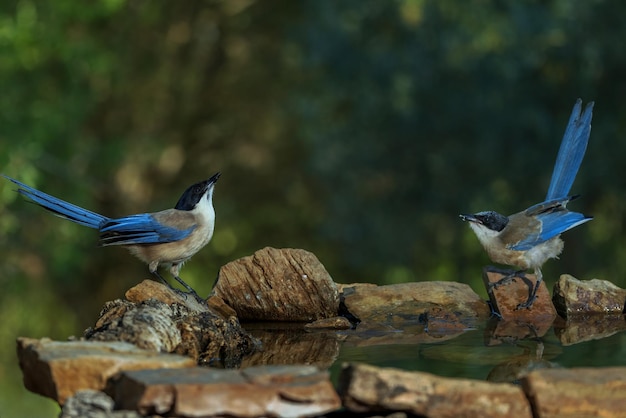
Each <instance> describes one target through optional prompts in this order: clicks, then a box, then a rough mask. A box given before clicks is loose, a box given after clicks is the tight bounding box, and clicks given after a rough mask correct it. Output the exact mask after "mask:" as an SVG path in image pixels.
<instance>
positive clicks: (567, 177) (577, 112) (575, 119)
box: [545, 99, 594, 200]
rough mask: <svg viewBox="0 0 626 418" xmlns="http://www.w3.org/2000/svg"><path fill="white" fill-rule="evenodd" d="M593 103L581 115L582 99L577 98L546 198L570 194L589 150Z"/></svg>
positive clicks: (562, 196)
mask: <svg viewBox="0 0 626 418" xmlns="http://www.w3.org/2000/svg"><path fill="white" fill-rule="evenodd" d="M593 104H594V103H593V102H590V103H588V104H587V106H586V107H585V112H584V113H583V114H582V115H581V109H582V100H581V99H578V100H576V104H574V108H573V109H572V114H571V116H570V118H569V122H568V123H567V128H565V134H564V135H563V140H562V141H561V148H560V149H559V154H558V155H557V157H556V163H555V164H554V171H553V172H552V180H550V187H549V188H548V194H547V195H546V199H545V200H553V199H562V198H565V197H566V196H567V195H568V194H569V191H570V189H571V188H572V184H573V183H574V179H576V174H577V173H578V169H579V168H580V163H582V161H583V157H584V156H585V151H586V150H587V143H588V142H589V134H590V133H591V117H592V111H593Z"/></svg>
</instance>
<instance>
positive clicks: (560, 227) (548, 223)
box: [510, 210, 593, 251]
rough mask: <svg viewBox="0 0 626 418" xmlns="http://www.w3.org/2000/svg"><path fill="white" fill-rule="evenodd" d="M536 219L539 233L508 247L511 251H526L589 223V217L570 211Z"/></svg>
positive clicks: (545, 215) (538, 216)
mask: <svg viewBox="0 0 626 418" xmlns="http://www.w3.org/2000/svg"><path fill="white" fill-rule="evenodd" d="M536 219H537V220H538V221H540V222H541V231H540V232H538V233H536V234H531V235H529V236H528V237H527V238H525V239H523V240H522V241H520V242H518V243H517V244H515V245H512V246H511V247H510V249H511V250H516V251H527V250H530V249H531V248H533V247H535V246H537V245H539V244H541V243H543V242H546V241H548V240H549V239H551V238H554V237H556V236H558V235H560V234H562V233H563V232H565V231H567V230H569V229H572V228H574V227H576V226H578V225H580V224H583V223H585V222H587V221H590V220H591V219H593V218H591V217H588V216H585V215H583V214H582V213H578V212H570V211H563V210H561V211H556V212H548V213H543V214H540V215H537V217H536Z"/></svg>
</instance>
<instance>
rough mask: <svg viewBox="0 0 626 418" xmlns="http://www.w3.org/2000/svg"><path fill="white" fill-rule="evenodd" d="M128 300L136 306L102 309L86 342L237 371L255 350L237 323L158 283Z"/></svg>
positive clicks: (138, 289)
mask: <svg viewBox="0 0 626 418" xmlns="http://www.w3.org/2000/svg"><path fill="white" fill-rule="evenodd" d="M127 296H128V297H129V298H130V299H132V300H133V301H134V302H130V301H127V300H121V299H116V300H114V301H110V302H107V303H105V306H104V308H103V309H102V311H101V313H100V318H99V319H98V320H97V321H96V323H95V325H94V327H92V328H89V329H87V330H86V331H85V337H86V338H87V339H88V340H91V341H126V342H129V343H132V344H135V345H136V346H138V347H141V348H146V349H152V350H155V351H164V352H175V353H177V354H183V355H186V356H189V357H192V358H193V359H195V360H196V362H198V363H203V362H205V361H214V360H215V359H219V360H220V361H221V362H222V363H223V364H224V365H228V366H236V365H237V364H238V363H239V362H240V361H241V358H242V357H243V356H244V355H246V354H249V353H251V352H253V351H254V350H256V349H257V341H256V340H255V339H254V338H252V337H251V336H250V335H249V334H248V333H247V332H246V331H245V330H244V329H243V328H242V327H241V324H240V323H239V320H238V319H237V317H235V316H229V315H228V314H227V312H226V311H225V310H218V309H214V308H213V307H212V306H211V307H210V306H208V305H204V304H203V305H200V304H198V303H197V302H196V301H195V299H194V298H191V297H189V295H180V294H179V293H178V292H172V291H171V290H170V289H167V287H166V286H164V285H162V284H160V283H157V282H154V281H144V282H142V283H140V284H139V285H137V286H135V287H133V288H132V289H131V290H129V291H128V292H127ZM158 298H162V299H163V300H160V299H158Z"/></svg>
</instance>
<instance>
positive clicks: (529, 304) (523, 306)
mask: <svg viewBox="0 0 626 418" xmlns="http://www.w3.org/2000/svg"><path fill="white" fill-rule="evenodd" d="M540 284H541V280H537V283H535V285H534V286H532V284H531V286H532V288H531V290H530V293H529V294H528V299H526V302H524V303H520V304H519V305H517V308H516V309H517V310H518V311H519V310H520V309H530V308H532V306H533V303H535V301H536V300H537V289H539V285H540Z"/></svg>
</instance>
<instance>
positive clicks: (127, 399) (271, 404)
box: [115, 366, 341, 417]
mask: <svg viewBox="0 0 626 418" xmlns="http://www.w3.org/2000/svg"><path fill="white" fill-rule="evenodd" d="M115 400H116V405H117V407H120V408H123V409H136V410H138V411H140V412H141V413H142V414H155V413H156V414H166V415H174V416H177V417H197V416H230V417H259V416H269V417H277V416H280V417H297V416H315V415H321V414H323V413H325V412H328V411H333V410H335V409H338V408H339V407H340V405H341V404H340V401H339V397H338V396H337V393H336V392H335V390H334V388H333V386H332V384H331V383H330V380H329V376H328V372H324V371H320V370H318V369H317V368H315V367H312V366H266V367H250V368H247V369H243V370H221V369H209V368H194V369H190V370H185V371H175V370H161V371H159V370H152V371H151V370H144V371H132V372H128V373H123V374H122V376H121V378H120V380H119V382H118V383H117V385H116V388H115Z"/></svg>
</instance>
